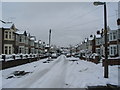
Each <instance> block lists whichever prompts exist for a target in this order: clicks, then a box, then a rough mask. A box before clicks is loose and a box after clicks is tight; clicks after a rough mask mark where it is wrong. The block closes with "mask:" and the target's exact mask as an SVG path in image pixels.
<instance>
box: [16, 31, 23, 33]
mask: <svg viewBox="0 0 120 90" xmlns="http://www.w3.org/2000/svg"><path fill="white" fill-rule="evenodd" d="M16 33H17V34H24V33H25V31H16Z"/></svg>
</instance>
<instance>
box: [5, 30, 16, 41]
mask: <svg viewBox="0 0 120 90" xmlns="http://www.w3.org/2000/svg"><path fill="white" fill-rule="evenodd" d="M6 32H7V34H6ZM6 35H7V38H6ZM4 40H14V37H13V31H12V30H5V32H4Z"/></svg>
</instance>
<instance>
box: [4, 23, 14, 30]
mask: <svg viewBox="0 0 120 90" xmlns="http://www.w3.org/2000/svg"><path fill="white" fill-rule="evenodd" d="M12 26H13V23H2V28H6V29H10V28H11V27H12Z"/></svg>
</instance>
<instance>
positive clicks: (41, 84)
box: [2, 55, 118, 88]
mask: <svg viewBox="0 0 120 90" xmlns="http://www.w3.org/2000/svg"><path fill="white" fill-rule="evenodd" d="M46 60H47V59H42V60H39V61H36V62H32V63H28V64H24V65H21V66H17V67H13V68H9V69H5V70H2V88H86V87H87V86H97V85H103V86H104V85H106V84H114V85H118V67H117V66H110V67H109V68H110V69H109V79H105V78H104V77H103V67H102V64H101V63H100V64H97V65H96V64H94V63H91V62H87V61H83V60H80V59H79V58H74V57H71V58H66V57H65V56H64V55H61V56H60V57H58V58H57V59H53V61H50V62H49V63H43V62H44V61H46ZM71 60H76V61H71ZM15 71H25V72H29V73H28V74H25V75H23V76H15V74H13V72H15ZM8 77H10V78H8Z"/></svg>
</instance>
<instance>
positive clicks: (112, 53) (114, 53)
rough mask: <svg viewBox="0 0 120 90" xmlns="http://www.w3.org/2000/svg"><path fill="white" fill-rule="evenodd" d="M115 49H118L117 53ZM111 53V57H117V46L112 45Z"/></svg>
mask: <svg viewBox="0 0 120 90" xmlns="http://www.w3.org/2000/svg"><path fill="white" fill-rule="evenodd" d="M114 48H116V52H115V50H114ZM109 52H110V53H109V54H110V56H115V55H116V54H117V53H118V51H117V45H110V48H109Z"/></svg>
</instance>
